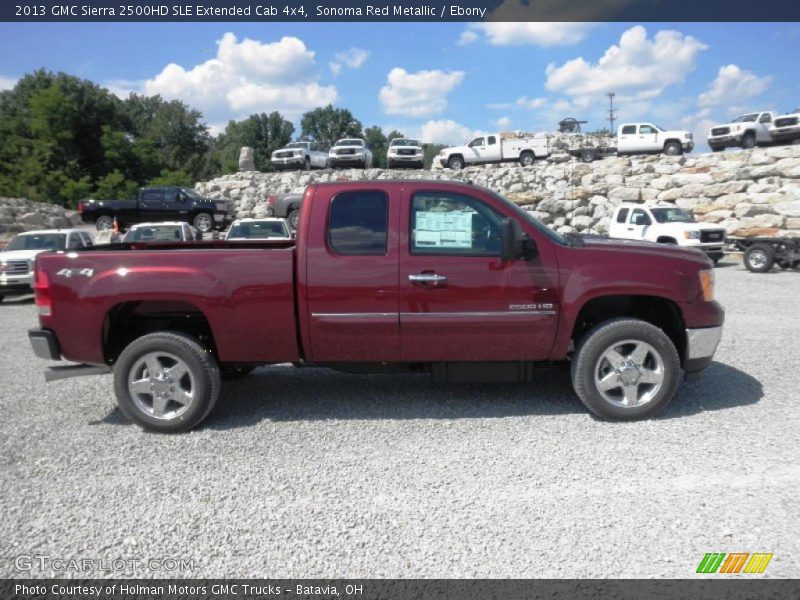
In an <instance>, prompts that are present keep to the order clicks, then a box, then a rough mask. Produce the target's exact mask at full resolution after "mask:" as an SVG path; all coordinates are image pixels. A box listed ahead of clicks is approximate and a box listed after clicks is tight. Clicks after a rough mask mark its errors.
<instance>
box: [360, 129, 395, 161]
mask: <svg viewBox="0 0 800 600" xmlns="http://www.w3.org/2000/svg"><path fill="white" fill-rule="evenodd" d="M364 140H365V141H366V142H367V146H368V147H369V149H370V150H372V165H373V166H374V167H377V168H379V169H385V168H386V151H387V150H388V143H389V142H388V140H387V139H386V136H385V135H384V134H383V130H382V129H381V128H380V127H378V126H377V125H375V126H374V127H367V128H366V129H365V130H364Z"/></svg>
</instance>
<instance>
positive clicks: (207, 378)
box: [114, 331, 220, 433]
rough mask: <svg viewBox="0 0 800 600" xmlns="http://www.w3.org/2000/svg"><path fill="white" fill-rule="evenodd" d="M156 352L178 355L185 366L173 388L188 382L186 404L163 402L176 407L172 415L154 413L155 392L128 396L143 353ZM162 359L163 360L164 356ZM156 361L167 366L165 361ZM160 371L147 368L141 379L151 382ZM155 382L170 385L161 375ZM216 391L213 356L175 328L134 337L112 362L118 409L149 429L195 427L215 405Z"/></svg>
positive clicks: (217, 375)
mask: <svg viewBox="0 0 800 600" xmlns="http://www.w3.org/2000/svg"><path fill="white" fill-rule="evenodd" d="M158 353H164V354H165V355H169V356H173V357H177V358H178V359H179V360H180V361H181V363H182V364H183V365H184V366H185V367H186V369H187V372H186V375H184V376H183V377H182V378H181V379H180V380H178V381H177V383H175V384H174V385H175V388H180V387H183V386H184V385H186V382H187V381H190V383H191V392H192V393H191V400H190V401H189V403H188V404H187V405H183V408H176V407H177V406H181V405H180V404H179V403H177V402H175V401H173V400H167V401H166V402H165V404H164V408H165V409H166V407H173V408H175V410H174V411H172V412H175V413H176V414H174V416H171V417H170V416H169V414H170V413H166V414H165V415H163V416H161V417H157V416H155V413H156V407H155V402H156V396H155V395H153V394H150V393H149V392H141V393H139V394H137V396H136V399H135V398H134V397H132V396H131V391H130V389H129V386H128V381H129V379H130V378H131V377H139V376H140V375H139V374H137V372H138V371H139V368H140V366H141V362H142V360H144V357H145V356H146V355H152V354H158ZM163 360H165V361H166V359H163ZM159 364H160V365H161V366H165V365H166V366H168V361H167V362H160V363H159ZM145 372H147V375H148V377H147V378H144V373H145ZM164 373H166V371H164ZM161 374H162V372H159V374H157V375H155V376H154V375H152V374H151V373H150V372H149V370H145V371H142V373H141V377H142V379H141V381H145V382H146V381H147V379H149V380H150V381H151V382H152V380H153V379H154V378H156V379H158V378H159V377H161ZM187 378H188V379H187ZM137 381H138V380H137ZM170 381H171V380H170ZM145 385H146V383H145ZM157 385H173V383H165V382H164V381H163V380H162V379H158V383H157ZM156 389H157V388H156ZM169 389H171V388H167V390H169ZM219 391H220V371H219V366H218V365H217V361H216V360H215V359H214V356H213V355H212V354H211V353H210V352H209V351H208V350H207V349H205V348H203V347H202V346H200V345H199V344H198V343H197V341H196V340H194V339H193V338H191V337H189V336H188V335H185V334H182V333H178V332H170V331H164V332H158V333H150V334H147V335H144V336H142V337H140V338H138V339H136V340H134V341H133V342H131V343H130V344H128V346H127V347H126V348H125V350H123V351H122V354H120V356H119V360H117V364H116V365H115V366H114V392H115V394H116V396H117V403H118V404H119V408H120V410H121V411H122V413H123V414H124V415H125V416H126V417H127V418H128V419H129V420H130V421H132V422H133V423H135V424H137V425H139V426H140V427H142V428H144V429H148V430H150V431H159V432H161V433H178V432H182V431H189V430H190V429H192V428H193V427H196V426H197V425H199V424H200V423H201V422H202V421H203V420H204V419H205V418H206V417H207V416H208V414H209V413H210V412H211V410H212V409H213V408H214V405H215V404H216V402H217V398H218V396H219ZM148 395H149V396H150V402H151V408H152V410H151V411H148V410H147V398H146V397H147V396H148Z"/></svg>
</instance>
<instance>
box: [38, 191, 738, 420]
mask: <svg viewBox="0 0 800 600" xmlns="http://www.w3.org/2000/svg"><path fill="white" fill-rule="evenodd" d="M239 225H248V222H246V221H242V222H240V223H239V224H238V225H237V227H238V226H239ZM35 288H36V306H37V308H38V311H39V320H40V328H38V329H35V330H32V331H31V332H30V334H29V337H30V341H31V344H32V346H33V350H34V352H35V354H36V355H37V356H39V357H41V358H45V359H48V360H59V359H62V358H63V359H66V360H69V361H73V362H74V363H76V364H73V365H68V366H63V367H51V368H50V369H49V371H48V377H49V378H50V379H53V378H55V379H57V378H63V377H68V376H72V375H86V374H96V373H103V372H113V376H114V389H115V393H116V396H117V400H118V403H119V406H120V408H121V410H122V411H123V412H124V414H125V415H127V417H128V418H129V419H130V420H132V421H133V422H135V423H138V424H139V425H140V426H142V427H144V428H147V429H153V430H157V431H162V432H176V431H185V430H188V429H190V428H192V427H194V426H196V425H198V424H199V423H200V422H202V421H203V420H204V419H205V418H206V417H207V416H208V414H209V413H210V412H211V411H212V409H213V408H214V405H215V403H216V402H217V400H218V398H219V397H220V394H221V391H220V390H221V379H224V378H226V377H237V376H242V375H245V374H247V373H248V372H249V371H250V370H251V369H253V368H254V367H256V366H259V365H271V364H276V363H293V364H295V365H298V366H306V365H315V366H326V367H330V368H334V369H340V370H344V371H348V372H353V373H381V372H393V373H397V372H410V373H428V374H430V376H431V377H432V378H433V379H434V380H435V381H480V382H493V381H498V382H503V381H506V382H508V381H536V380H539V379H541V378H542V377H543V375H541V373H542V371H539V370H536V369H535V368H534V367H535V366H536V365H537V364H539V363H564V364H569V366H570V373H571V378H572V382H573V385H574V388H575V392H576V393H577V395H578V397H579V398H580V399H581V401H582V402H583V403H584V404H585V406H586V407H587V408H588V409H589V410H590V411H591V412H592V413H594V414H595V415H598V416H599V417H602V418H606V419H620V420H632V419H642V418H647V417H650V416H652V415H655V414H656V413H658V412H659V411H660V410H661V409H663V408H664V407H665V406H666V405H667V403H669V402H670V400H672V398H673V396H675V393H676V390H677V388H678V384H679V381H680V378H681V373H682V372H685V373H687V374H693V373H698V372H699V371H701V370H702V369H704V368H705V367H707V366H708V365H709V364H710V362H711V359H712V356H713V355H714V352H715V350H716V347H717V344H718V342H719V340H720V336H721V334H722V323H723V318H724V313H723V310H722V308H721V307H720V306H719V304H718V303H717V302H716V301H715V300H714V271H713V265H712V263H711V261H710V260H709V259H708V258H706V257H705V256H703V254H701V253H699V252H697V251H695V250H689V249H685V248H680V247H678V246H665V247H658V246H655V245H653V244H648V243H637V242H632V241H613V240H600V239H581V238H578V237H562V236H561V235H559V234H558V233H555V232H554V231H552V230H550V229H548V228H547V227H546V226H544V225H543V224H541V223H540V222H539V221H537V220H536V219H534V218H533V217H532V216H531V215H530V214H529V213H527V212H525V211H522V210H521V209H520V208H519V207H517V206H515V205H514V204H513V203H511V202H510V201H508V200H506V199H505V198H503V197H501V196H499V195H498V194H496V193H494V192H492V191H490V190H488V189H483V188H479V187H475V186H472V185H468V184H461V183H454V182H441V181H355V182H333V183H326V184H317V185H313V186H311V187H309V188H308V189H307V190H306V191H305V193H304V197H303V203H302V212H301V216H300V223H299V229H298V234H297V240H296V242H295V241H293V240H283V239H278V240H274V241H273V240H270V239H264V240H263V241H247V242H236V241H215V242H203V243H194V242H190V243H184V244H176V245H174V246H172V247H170V245H169V244H159V245H156V246H153V245H142V246H141V247H139V248H138V249H135V250H127V249H126V247H125V246H112V247H107V248H99V247H97V246H95V247H94V248H87V249H82V250H78V251H75V252H69V253H64V252H60V253H55V252H51V253H46V254H42V255H41V256H39V257H38V258H37V262H36V281H35ZM545 372H547V371H545ZM549 376H554V375H553V374H552V372H551V375H549ZM531 393H535V392H534V391H533V390H532V391H531ZM222 396H223V398H224V393H223V394H222Z"/></svg>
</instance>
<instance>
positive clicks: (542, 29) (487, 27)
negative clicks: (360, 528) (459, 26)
mask: <svg viewBox="0 0 800 600" xmlns="http://www.w3.org/2000/svg"><path fill="white" fill-rule="evenodd" d="M504 16H505V15H504ZM592 27H594V23H537V22H524V21H519V22H512V21H509V22H488V23H470V24H469V25H467V29H466V30H465V31H464V32H463V33H462V34H461V37H460V38H459V39H458V44H459V45H462V46H463V45H465V44H470V43H472V42H475V41H477V40H478V39H479V38H480V35H479V34H483V36H484V37H485V38H486V41H487V42H488V43H489V44H492V45H493V46H544V47H547V46H567V45H571V44H577V43H578V42H580V41H582V40H583V39H585V38H586V36H587V35H588V34H589V31H590V30H591V29H592Z"/></svg>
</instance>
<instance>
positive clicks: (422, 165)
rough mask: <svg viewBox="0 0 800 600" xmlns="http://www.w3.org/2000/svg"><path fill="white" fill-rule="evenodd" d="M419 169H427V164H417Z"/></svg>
mask: <svg viewBox="0 0 800 600" xmlns="http://www.w3.org/2000/svg"><path fill="white" fill-rule="evenodd" d="M417 168H418V169H424V168H425V163H424V162H422V161H420V162H418V163H417Z"/></svg>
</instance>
